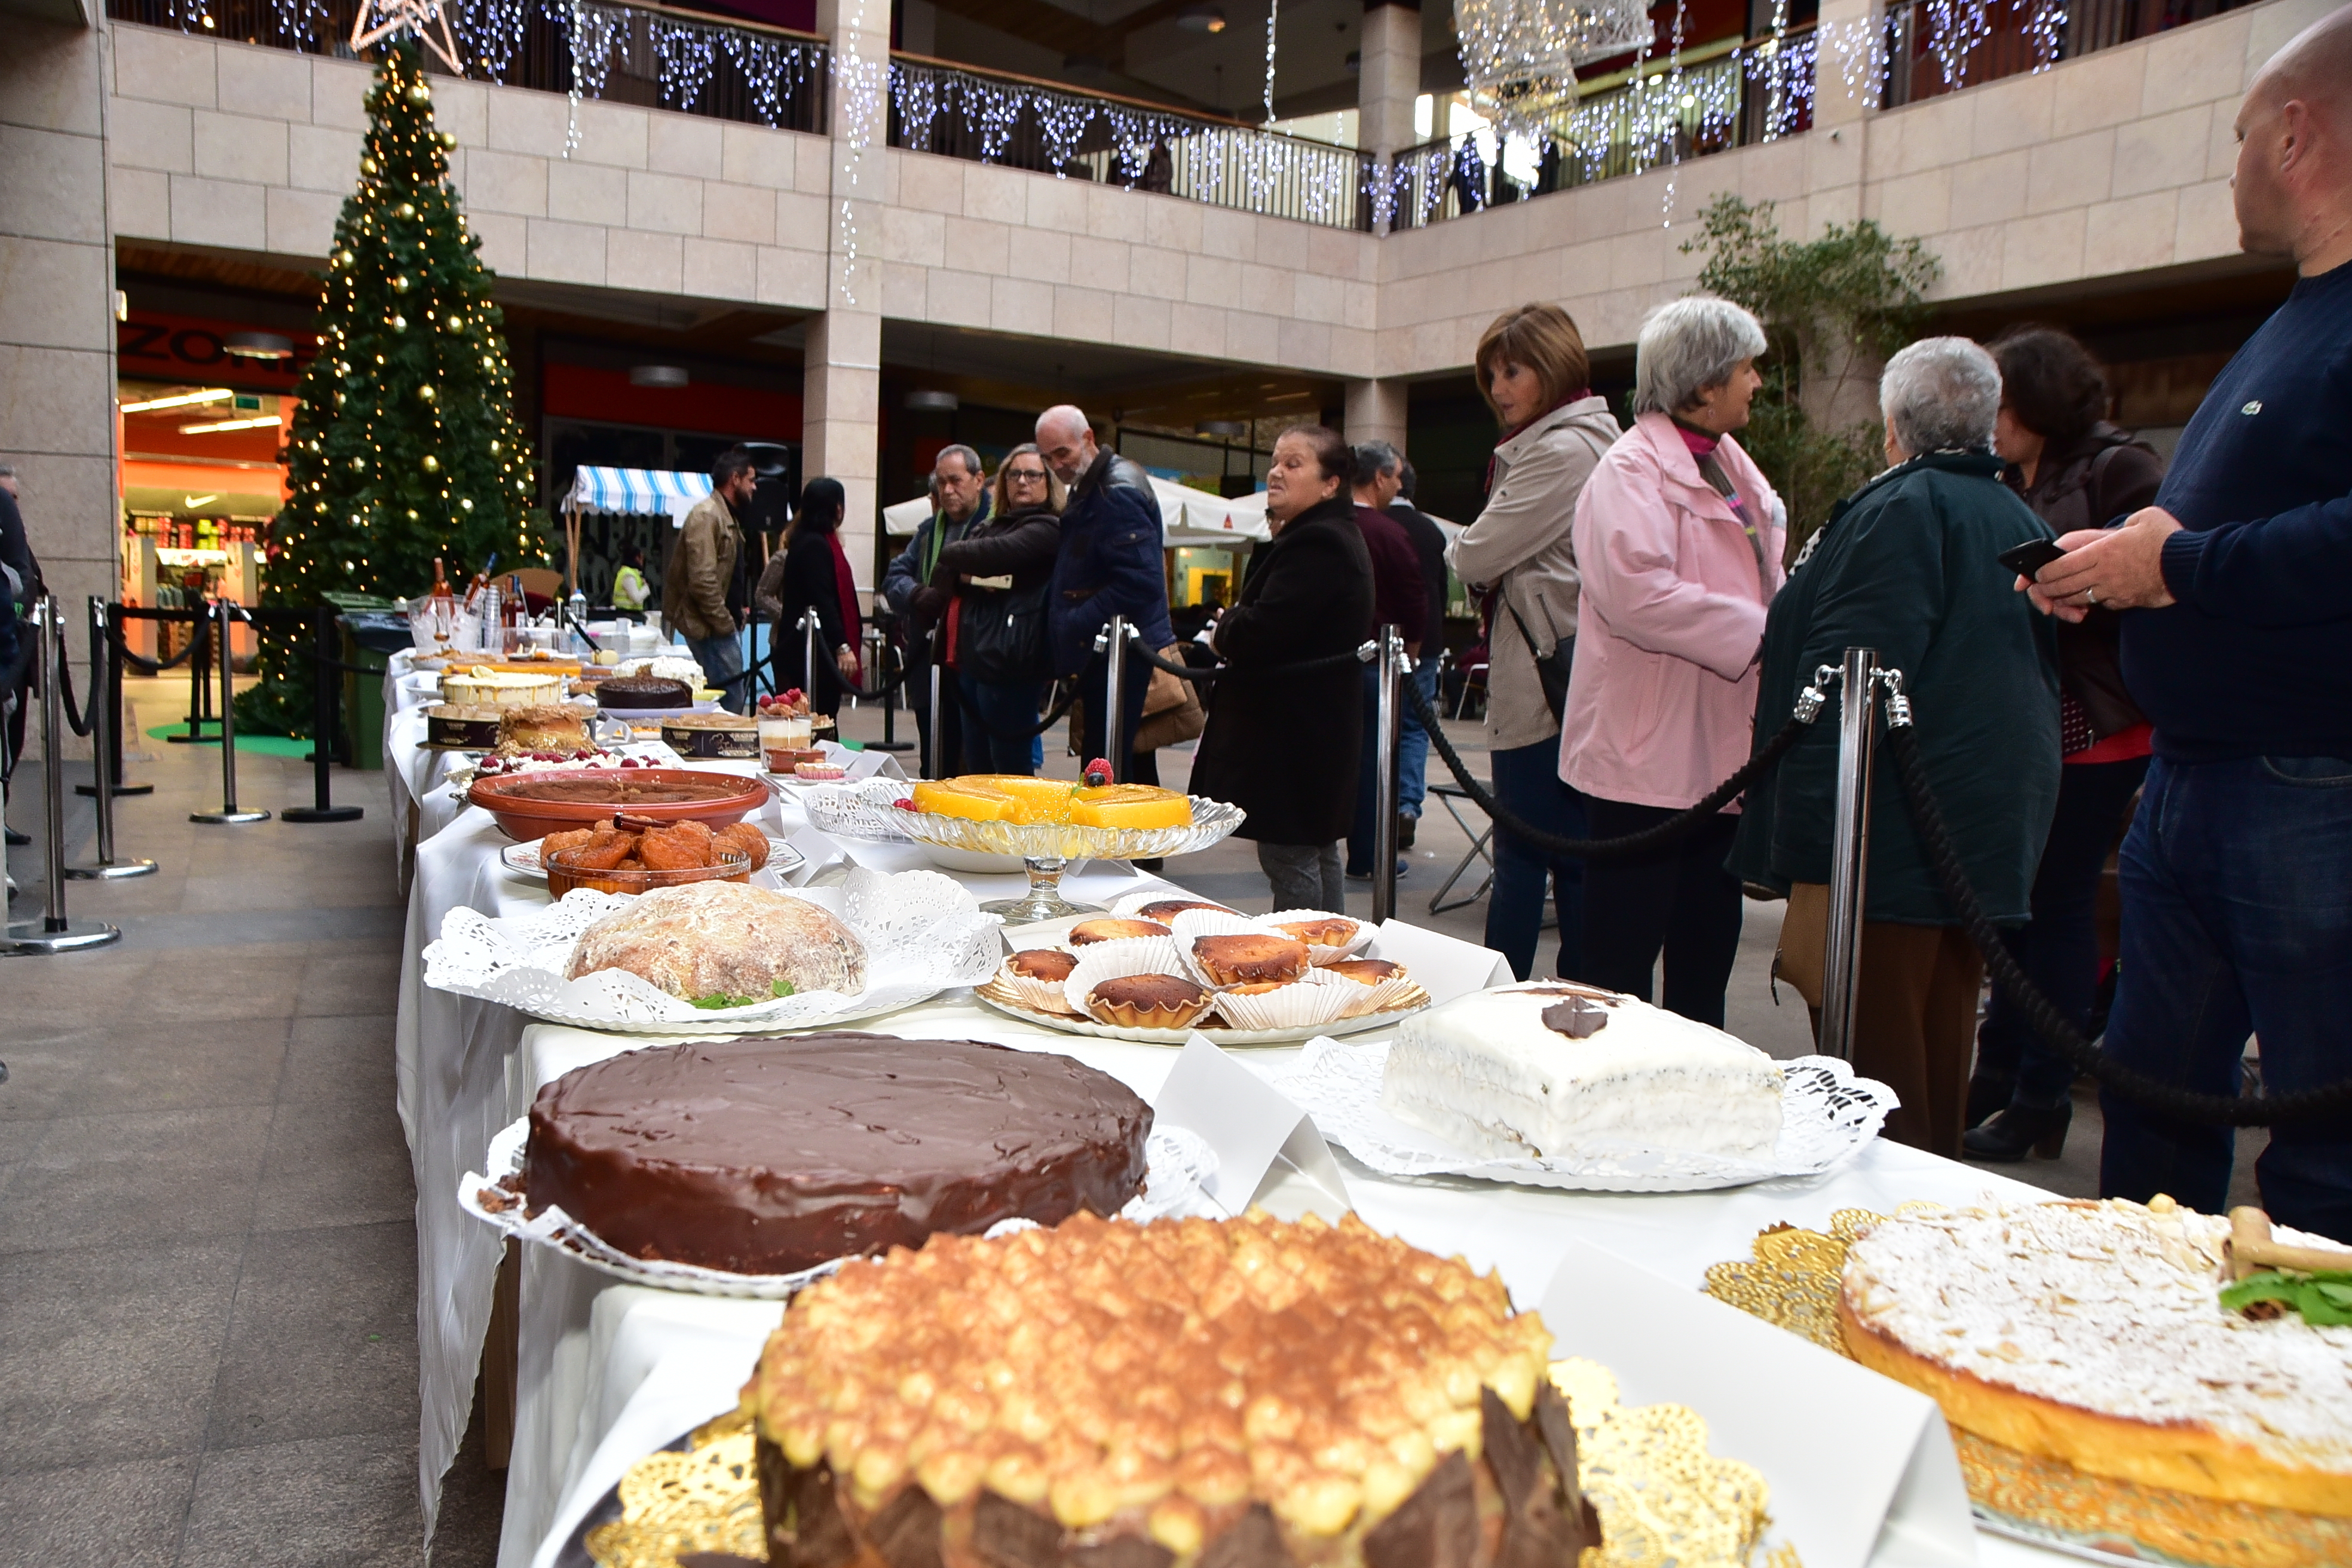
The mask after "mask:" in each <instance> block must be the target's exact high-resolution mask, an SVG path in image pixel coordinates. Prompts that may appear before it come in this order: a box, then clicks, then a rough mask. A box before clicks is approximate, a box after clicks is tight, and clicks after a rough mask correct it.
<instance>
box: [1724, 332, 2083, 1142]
mask: <svg viewBox="0 0 2352 1568" xmlns="http://www.w3.org/2000/svg"><path fill="white" fill-rule="evenodd" d="M1878 399H1879V408H1880V411H1881V413H1882V414H1883V415H1884V416H1885V421H1886V460H1887V463H1888V465H1889V467H1888V468H1887V470H1886V471H1885V473H1883V474H1881V475H1879V476H1878V477H1877V478H1876V479H1873V480H1871V481H1870V482H1869V483H1868V484H1866V485H1864V486H1863V487H1862V489H1859V490H1857V491H1855V492H1854V493H1853V496H1851V497H1849V498H1848V499H1847V500H1843V501H1841V502H1839V503H1838V506H1837V510H1834V511H1833V512H1832V513H1831V514H1830V520H1829V521H1828V522H1827V523H1826V524H1825V525H1823V527H1822V531H1821V534H1820V536H1819V537H1818V538H1817V539H1816V540H1815V541H1814V542H1813V545H1812V548H1811V551H1810V552H1808V554H1807V556H1806V558H1805V559H1804V560H1803V561H1801V562H1800V563H1799V564H1798V566H1797V568H1796V570H1795V571H1794V572H1793V573H1792V574H1790V578H1789V586H1788V589H1787V591H1786V592H1784V593H1783V594H1782V595H1780V598H1779V599H1777V600H1776V601H1774V603H1773V605H1772V614H1771V617H1770V620H1769V623H1768V625H1767V626H1766V629H1765V634H1764V669H1763V680H1762V685H1761V690H1760V693H1759V697H1758V699H1757V707H1756V725H1755V733H1756V736H1757V738H1758V741H1759V743H1760V742H1763V741H1765V740H1769V738H1770V737H1771V736H1772V735H1774V734H1776V733H1778V732H1779V731H1780V729H1781V728H1782V727H1783V726H1784V725H1785V724H1787V723H1788V721H1789V716H1790V712H1791V711H1792V710H1794V708H1795V705H1796V700H1797V693H1798V691H1799V690H1800V689H1802V687H1803V686H1804V685H1805V683H1806V681H1807V680H1808V679H1810V678H1811V672H1812V670H1813V669H1814V668H1815V667H1816V666H1819V665H1822V664H1836V663H1837V662H1839V660H1840V659H1842V658H1843V657H1844V654H1845V650H1846V649H1847V648H1849V647H1869V648H1874V649H1876V650H1877V658H1878V664H1879V668H1882V669H1899V670H1901V671H1902V672H1903V682H1904V689H1906V691H1907V692H1908V693H1909V695H1910V698H1911V701H1912V706H1913V708H1914V710H1915V711H1916V714H1917V724H1918V731H1917V732H1918V737H1919V752H1920V756H1921V758H1922V760H1923V761H1924V762H1925V763H1927V775H1928V777H1929V779H1930V780H1931V781H1933V783H1934V785H1935V790H1936V796H1937V802H1938V803H1939V804H1940V805H1941V806H1942V808H1943V813H1944V819H1945V822H1946V824H1947V825H1948V826H1949V827H1950V829H1951V834H1952V838H1953V841H1954V843H1955V844H1957V845H1958V848H1959V852H1960V859H1961V861H1962V863H1963V864H1964V865H1965V867H1966V868H1967V870H1968V875H1969V881H1970V882H1971V883H1972V884H1973V885H1974V886H1975V888H1976V890H1977V894H1978V896H1979V898H1980V899H1982V900H1984V906H1985V909H1986V910H1987V911H1988V912H1989V913H1990V915H1991V916H1992V918H1993V919H1994V920H1995V921H2001V922H2004V923H2015V922H2018V921H2023V920H2024V919H2025V918H2026V915H2027V912H2028V910H2029V907H2030V905H2029V895H2030V891H2031V889H2032V885H2033V872H2034V868H2035V866H2036V865H2037V864H2038V863H2039V861H2040V860H2041V858H2042V840H2043V838H2044V837H2047V836H2048V834H2049V831H2050V817H2051V813H2052V812H2053V809H2054V808H2055V807H2056V805H2057V800H2058V676H2057V666H2056V663H2055V652H2054V645H2053V639H2052V637H2051V632H2050V623H2049V621H2048V620H2046V619H2045V618H2044V617H2042V616H2037V615H2035V614H2034V613H2033V611H2032V606H2031V605H2027V604H2025V603H2024V602H2023V595H2019V594H2017V593H2015V592H2013V591H2012V589H2013V586H2014V584H2015V583H2016V581H2017V574H2016V573H2015V572H2013V571H2011V569H2010V568H2008V567H2006V566H2003V565H2002V564H2001V563H2000V553H2001V552H2003V551H2005V550H2009V549H2011V548H2013V547H2015V546H2017V545H2020V544H2022V543H2025V542H2027V541H2029V540H2034V539H2047V538H2049V537H2050V530H2049V529H2048V528H2047V527H2046V526H2045V525H2044V524H2043V523H2042V520H2041V519H2040V518H2037V517H2035V516H2034V515H2033V513H2032V510H2029V509H2028V508H2027V506H2026V505H2025V503H2024V502H2023V501H2021V500H2019V499H2018V498H2017V495H2016V493H2015V492H2014V491H2012V490H2011V489H2009V487H2008V486H2006V485H2004V484H2002V483H2001V482H2000V469H2001V462H2000V458H1997V457H1995V456H1994V455H1993V452H1992V439H1993V419H1994V416H1995V415H1996V413H1997V412H1998V410H1999V409H2000V371H1999V370H1998V369H1996V368H1995V366H1994V364H1993V362H1992V359H1991V356H1990V355H1988V354H1987V353H1985V352H1984V350H1982V349H1980V348H1979V347H1978V346H1977V345H1976V344H1974V343H1972V342H1969V340H1968V339H1966V338H1928V339H1926V340H1924V341H1923V342H1916V343H1913V344H1912V345H1911V346H1910V347H1908V348H1906V349H1905V350H1904V351H1903V352H1902V353H1898V354H1896V355H1895V357H1894V358H1893V359H1891V360H1889V361H1888V362H1887V363H1886V371H1885V374H1884V375H1882V376H1881V377H1880V378H1879V384H1878ZM1837 751H1838V742H1837V730H1836V727H1835V726H1833V725H1831V724H1826V723H1824V724H1816V725H1814V726H1813V727H1812V728H1811V730H1809V731H1806V733H1805V735H1804V738H1803V739H1802V740H1801V741H1799V742H1797V744H1796V745H1795V747H1794V748H1792V749H1791V750H1790V752H1789V753H1788V754H1787V755H1786V756H1784V757H1782V758H1781V759H1780V766H1779V767H1778V768H1777V769H1775V770H1774V771H1773V772H1771V773H1767V774H1766V775H1765V776H1764V778H1763V780H1762V781H1761V782H1759V784H1757V785H1756V786H1755V787H1754V788H1753V789H1750V790H1749V791H1748V809H1747V812H1746V815H1745V816H1744V818H1743V820H1742V822H1741V824H1740V828H1739V842H1738V850H1737V853H1736V854H1735V857H1734V861H1733V864H1734V867H1735V868H1736V869H1737V870H1738V872H1739V874H1740V875H1741V877H1742V878H1744V879H1746V880H1748V881H1750V882H1759V883H1762V884H1765V885H1766V886H1769V887H1772V888H1776V889H1779V890H1780V891H1781V892H1783V893H1785V894H1787V895H1788V899H1789V910H1788V914H1787V916H1786V918H1785V919H1784V920H1783V921H1782V922H1781V927H1780V957H1779V959H1778V960H1777V962H1776V965H1775V969H1776V973H1778V974H1779V975H1780V978H1781V979H1783V980H1786V981H1788V982H1789V984H1790V985H1792V986H1794V987H1795V988H1796V990H1797V992H1798V993H1799V994H1801V995H1802V996H1803V997H1804V998H1805V1002H1806V1005H1808V1006H1810V1007H1811V1008H1812V1009H1813V1016H1814V1023H1815V1026H1816V1027H1818V1026H1819V1024H1820V1017H1821V999H1822V955H1823V948H1824V946H1825V932H1826V929H1827V924H1828V911H1829V889H1828V886H1827V884H1828V882H1829V879H1830V837H1831V831H1832V815H1833V812H1834V806H1835V801H1836V798H1837ZM1870 812H1871V824H1870V826H1871V835H1870V837H1871V842H1870V867H1869V880H1868V883H1867V885H1866V888H1865V889H1864V924H1863V932H1862V965H1861V967H1862V990H1861V997H1860V1001H1859V1004H1858V1005H1857V1007H1856V1009H1855V1014H1854V1031H1853V1068H1854V1071H1856V1072H1858V1073H1861V1074H1863V1075H1864V1076H1865V1077H1868V1078H1874V1079H1879V1080H1881V1081H1882V1082H1884V1083H1886V1084H1888V1085H1889V1086H1891V1087H1892V1088H1893V1089H1894V1090H1895V1095H1896V1097H1897V1098H1898V1099H1899V1100H1901V1101H1902V1106H1901V1108H1900V1109H1899V1110H1896V1111H1895V1113H1894V1114H1893V1115H1891V1116H1889V1117H1888V1118H1887V1121H1886V1135H1887V1136H1888V1137H1890V1138H1893V1139H1895V1141H1896V1142H1903V1143H1908V1144H1911V1145H1912V1146H1914V1147H1915V1148H1921V1149H1926V1150H1927V1151H1928V1152H1931V1153H1936V1154H1941V1155H1944V1156H1945V1157H1947V1158H1958V1155H1959V1152H1960V1132H1961V1128H1962V1120H1963V1111H1964V1110H1965V1108H1966V1105H1967V1101H1968V1083H1969V1052H1970V1048H1971V1047H1972V1046H1973V1045H1974V1043H1975V1035H1976V1014H1977V989H1978V984H1979V981H1980V980H1981V979H1982V977H1983V973H1984V961H1983V959H1982V958H1981V957H1980V956H1979V953H1978V952H1977V950H1976V948H1975V946H1974V944H1973V943H1972V942H1970V941H1969V935H1968V933H1967V932H1966V931H1962V930H1961V929H1960V928H1959V926H1958V923H1957V921H1958V918H1959V917H1958V913H1957V912H1956V911H1955V910H1953V909H1952V907H1951V905H1950V904H1949V903H1948V901H1946V900H1945V898H1944V894H1943V890H1942V888H1941V886H1940V884H1938V882H1937V879H1936V875H1935V871H1934V869H1933V868H1931V867H1930V866H1929V865H1928V864H1927V856H1926V855H1925V853H1924V852H1923V851H1922V849H1921V847H1920V841H1919V835H1918V832H1917V830H1916V828H1915V827H1914V826H1913V825H1912V821H1911V813H1910V810H1909V808H1908V807H1907V806H1906V804H1905V801H1904V797H1903V795H1902V791H1901V786H1900V784H1899V781H1898V780H1897V779H1896V778H1895V773H1894V770H1893V769H1892V768H1889V767H1881V768H1880V769H1878V770H1877V773H1876V776H1875V778H1874V782H1873V784H1872V789H1871V797H1870Z"/></svg>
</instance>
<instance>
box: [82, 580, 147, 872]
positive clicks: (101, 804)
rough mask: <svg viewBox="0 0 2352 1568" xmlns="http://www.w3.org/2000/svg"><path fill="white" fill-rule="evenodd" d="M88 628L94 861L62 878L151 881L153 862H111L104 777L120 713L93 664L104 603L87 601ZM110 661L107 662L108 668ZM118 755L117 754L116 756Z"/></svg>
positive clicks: (102, 641)
mask: <svg viewBox="0 0 2352 1568" xmlns="http://www.w3.org/2000/svg"><path fill="white" fill-rule="evenodd" d="M89 616H90V628H91V631H92V632H93V634H95V636H94V637H93V640H92V642H91V644H90V652H91V656H92V660H93V662H92V663H91V666H90V671H89V686H90V701H89V777H90V790H89V793H90V796H91V799H92V802H93V804H94V805H96V807H97V810H98V861H97V863H96V864H95V865H89V866H68V867H67V868H65V871H66V875H67V876H68V877H71V878H73V879H75V880H76V881H80V882H110V881H116V880H119V879H121V878H124V877H152V876H153V875H154V874H155V862H154V861H152V860H147V859H142V858H139V857H137V856H133V857H132V858H130V859H128V860H117V859H116V858H114V797H115V795H116V794H117V793H118V792H117V791H116V790H114V789H113V788H112V787H110V785H111V784H112V781H111V780H110V779H109V778H108V777H107V776H106V758H107V753H108V752H109V751H110V750H111V749H112V744H111V743H112V742H115V741H116V740H117V739H118V738H119V737H118V735H117V731H119V730H120V729H121V710H120V709H119V708H117V707H116V706H114V705H113V704H111V703H110V702H109V701H108V700H107V688H106V671H105V669H104V668H101V667H100V665H99V664H98V663H97V662H95V661H96V659H97V657H98V649H100V648H101V647H107V646H108V644H107V641H106V637H105V636H104V630H103V628H104V626H105V623H106V601H105V600H103V599H100V598H97V597H95V596H93V597H92V598H91V599H90V601H89ZM67 657H68V656H67V652H66V638H65V628H63V627H62V626H60V627H59V628H58V664H59V665H60V666H61V667H62V665H63V664H64V662H65V659H66V658H67ZM112 662H113V660H112V659H111V658H108V660H107V663H108V664H111V663H112ZM116 754H117V755H120V752H117V753H116Z"/></svg>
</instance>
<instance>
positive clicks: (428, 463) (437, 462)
mask: <svg viewBox="0 0 2352 1568" xmlns="http://www.w3.org/2000/svg"><path fill="white" fill-rule="evenodd" d="M440 469H441V459H440V458H436V457H435V456H434V455H433V454H432V453H430V452H427V453H425V472H426V473H428V474H432V473H438V472H439V471H440Z"/></svg>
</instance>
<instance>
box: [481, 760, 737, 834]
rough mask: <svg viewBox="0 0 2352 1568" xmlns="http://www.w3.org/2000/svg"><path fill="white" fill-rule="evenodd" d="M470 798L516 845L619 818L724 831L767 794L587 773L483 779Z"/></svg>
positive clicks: (668, 778)
mask: <svg viewBox="0 0 2352 1568" xmlns="http://www.w3.org/2000/svg"><path fill="white" fill-rule="evenodd" d="M665 796H667V798H663V797H665ZM466 798H467V800H468V801H470V802H472V803H473V804H474V805H478V806H480V807H482V808H483V809H484V810H485V811H488V813H489V814H490V815H491V816H495V817H497V818H498V819H499V827H500V828H502V829H504V830H505V832H506V834H507V836H508V837H510V838H544V837H547V836H548V835H549V834H551V833H561V832H562V831H563V830H564V829H565V828H568V827H585V826H588V825H589V824H591V823H593V822H597V821H600V820H603V819H606V818H609V817H611V816H612V815H613V814H614V812H615V811H625V812H627V813H628V814H629V815H630V816H645V817H651V818H653V819H654V820H655V821H657V822H678V821H685V820H688V819H691V820H692V821H695V822H700V823H706V824H708V825H709V826H712V827H724V826H727V825H728V824H729V823H730V822H740V821H742V820H743V818H745V817H746V816H750V815H751V813H752V812H754V811H757V810H758V809H759V808H760V806H761V805H762V804H763V803H764V802H766V800H767V799H768V786H767V785H766V784H761V782H760V781H759V780H757V779H747V778H743V777H741V776H740V775H739V774H735V773H711V772H708V771H705V770H702V769H697V768H626V769H622V768H598V769H589V768H582V769H576V770H574V769H560V770H557V771H555V772H551V773H518V774H513V775H500V776H493V777H490V778H477V779H476V780H475V781H474V782H473V784H471V785H470V786H468V787H467V791H466Z"/></svg>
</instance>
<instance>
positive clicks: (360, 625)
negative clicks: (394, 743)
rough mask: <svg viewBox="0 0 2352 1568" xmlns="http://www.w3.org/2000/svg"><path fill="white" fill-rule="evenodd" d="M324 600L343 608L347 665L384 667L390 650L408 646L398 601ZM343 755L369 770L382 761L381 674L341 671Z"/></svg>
mask: <svg viewBox="0 0 2352 1568" xmlns="http://www.w3.org/2000/svg"><path fill="white" fill-rule="evenodd" d="M320 596H321V597H322V598H324V599H325V600H326V601H327V603H329V604H331V605H334V606H335V608H336V609H338V610H341V612H343V613H342V614H341V616H337V617H336V626H337V627H338V629H339V630H341V633H342V637H341V653H340V654H339V655H338V656H337V657H339V658H341V659H342V661H343V662H344V663H345V664H347V665H363V666H365V667H367V668H371V669H375V668H382V666H383V661H384V658H385V656H386V655H387V654H388V653H392V652H395V651H397V650H398V649H400V648H404V647H407V646H408V622H407V618H406V617H405V616H403V615H402V614H401V613H400V606H399V605H398V604H397V603H396V602H395V601H394V600H391V599H386V598H383V597H382V596H380V595H374V594H326V595H320ZM342 681H343V700H342V719H343V733H344V737H345V740H346V742H347V746H346V751H345V755H347V756H348V757H350V759H351V764H352V766H353V767H355V768H365V769H366V770H368V771H369V772H371V773H374V772H379V771H381V770H382V769H383V677H382V676H379V675H361V674H359V673H357V672H356V671H354V670H350V669H346V670H344V671H343V672H342Z"/></svg>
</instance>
